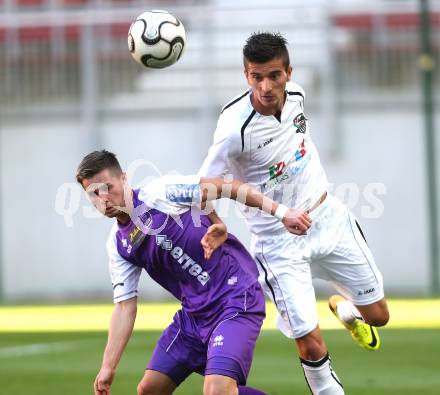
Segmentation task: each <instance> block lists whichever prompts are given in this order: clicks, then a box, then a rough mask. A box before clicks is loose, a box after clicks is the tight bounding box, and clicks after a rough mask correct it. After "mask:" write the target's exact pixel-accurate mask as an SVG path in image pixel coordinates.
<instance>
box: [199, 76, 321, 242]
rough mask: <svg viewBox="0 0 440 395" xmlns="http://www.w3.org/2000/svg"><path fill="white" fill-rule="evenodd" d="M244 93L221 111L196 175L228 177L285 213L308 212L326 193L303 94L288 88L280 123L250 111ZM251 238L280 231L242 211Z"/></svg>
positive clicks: (265, 218) (268, 219)
mask: <svg viewBox="0 0 440 395" xmlns="http://www.w3.org/2000/svg"><path fill="white" fill-rule="evenodd" d="M250 96H251V92H250V91H247V92H245V93H243V94H242V95H240V96H238V97H236V98H235V99H234V100H232V101H231V102H230V103H228V104H227V105H226V106H225V107H224V108H223V110H222V112H221V115H220V117H219V120H218V123H217V129H216V131H215V134H214V143H213V145H212V146H211V148H210V149H209V152H208V156H207V158H206V159H205V161H204V163H203V165H202V167H201V169H200V170H199V175H200V176H201V177H214V176H223V175H225V174H232V176H233V177H234V178H235V179H238V180H241V181H244V182H246V183H249V184H251V185H253V186H254V187H256V188H257V189H258V190H259V191H260V192H262V193H263V194H264V195H266V196H269V197H271V198H272V199H274V200H276V201H277V202H280V203H283V204H285V205H286V206H288V207H292V208H300V209H307V208H310V207H311V206H312V205H313V204H314V203H315V202H317V201H318V200H319V198H320V197H321V195H322V194H323V193H324V192H325V191H326V190H327V184H328V182H327V177H326V175H325V172H324V169H323V168H322V166H321V161H320V159H319V155H318V152H317V150H316V147H315V145H314V144H313V142H312V140H311V138H310V133H309V128H308V125H307V119H306V117H305V115H304V91H303V89H302V88H301V87H300V86H299V85H297V84H295V83H293V82H289V83H287V85H286V102H285V104H284V107H283V109H282V112H281V121H279V120H278V119H277V118H276V117H275V116H273V115H270V116H266V115H262V114H260V113H258V112H256V110H255V109H254V108H253V106H252V103H251V99H250ZM241 210H242V212H243V214H244V216H245V218H246V222H247V224H248V227H249V228H250V230H251V232H252V233H254V234H262V233H272V232H278V231H281V230H284V225H283V224H282V222H281V221H279V220H278V219H277V218H275V217H273V216H271V215H268V214H266V213H264V212H261V211H259V210H256V209H250V208H248V207H246V206H243V207H241Z"/></svg>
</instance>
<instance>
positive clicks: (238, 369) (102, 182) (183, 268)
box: [76, 151, 311, 395]
mask: <svg viewBox="0 0 440 395" xmlns="http://www.w3.org/2000/svg"><path fill="white" fill-rule="evenodd" d="M76 178H77V181H78V182H79V183H80V184H81V185H82V187H83V188H84V189H85V190H86V191H87V193H88V195H89V197H90V199H91V201H92V203H93V204H94V205H95V207H96V208H97V209H98V210H99V211H100V212H101V213H102V214H104V215H105V216H107V217H109V218H115V219H116V220H117V221H116V222H115V225H114V226H113V229H112V231H111V233H110V237H109V240H108V243H107V249H108V253H109V259H110V271H111V276H112V283H113V290H114V301H115V308H114V311H113V314H112V318H111V322H110V327H109V334H108V342H107V346H106V348H105V351H104V357H103V361H102V365H101V369H100V371H99V373H98V375H97V377H96V380H95V383H94V391H95V394H96V395H98V394H99V395H107V394H110V386H111V384H112V381H113V378H114V375H115V371H116V367H117V365H118V362H119V360H120V358H121V356H122V353H123V351H124V349H125V347H126V345H127V342H128V340H129V338H130V336H131V333H132V330H133V325H134V322H135V318H136V306H137V287H138V281H139V277H140V274H141V271H142V269H145V270H146V271H147V272H148V274H149V275H150V276H151V277H152V278H153V279H154V280H155V281H156V282H158V283H159V284H160V285H161V286H162V287H164V288H165V289H167V290H168V291H169V292H170V293H171V294H172V295H174V296H175V297H176V298H177V299H178V300H180V301H181V303H182V308H181V310H179V311H178V312H177V313H176V314H175V316H174V319H173V322H172V323H171V325H169V326H168V327H167V328H166V329H165V331H164V332H163V334H162V336H161V338H160V339H159V341H158V343H157V345H156V348H155V350H154V352H153V355H152V357H151V359H150V362H149V363H148V366H147V370H146V372H145V374H144V377H143V378H142V380H141V381H140V383H139V385H138V394H141V395H146V394H148V395H151V394H158V395H159V394H160V395H165V394H171V393H173V391H174V390H175V389H176V387H177V386H178V385H179V384H180V383H181V382H182V381H183V380H184V379H185V378H186V377H187V376H188V375H190V374H191V373H192V372H197V373H200V374H203V375H204V376H205V381H204V388H203V393H204V394H205V395H214V394H222V395H229V394H230V395H237V394H241V395H244V394H247V395H258V394H260V395H261V394H263V393H262V392H261V391H259V390H256V389H253V388H250V387H245V384H246V379H247V376H248V373H249V370H250V367H251V362H252V357H253V351H254V347H255V342H256V340H257V337H258V335H259V333H260V329H261V325H262V322H263V319H264V317H265V308H264V296H263V292H262V290H261V287H260V285H259V283H258V271H257V268H256V265H255V263H254V261H253V259H252V258H251V256H250V255H249V254H248V252H247V251H246V249H245V248H244V247H243V246H242V245H241V243H240V242H239V241H238V240H237V239H236V238H235V237H234V236H233V235H228V234H227V232H226V228H225V226H224V224H222V223H221V222H220V221H218V219H217V217H216V215H215V213H210V214H208V215H207V214H206V212H207V211H206V210H205V206H206V204H207V203H208V200H212V199H217V198H220V197H228V198H231V199H234V200H237V201H240V202H241V203H244V204H246V205H248V206H250V207H257V208H259V209H261V210H264V211H265V212H267V213H269V214H271V215H274V216H277V217H279V219H280V220H281V221H282V222H283V224H284V225H285V227H286V228H287V229H288V230H289V231H290V232H292V233H294V234H296V235H303V234H305V233H306V231H307V229H308V228H309V227H310V225H311V221H310V218H309V216H308V214H307V213H306V212H304V211H302V210H294V209H289V210H288V211H287V212H286V211H285V210H283V212H282V215H280V212H279V207H278V206H279V205H278V203H275V202H274V201H272V200H271V199H269V198H267V197H264V196H263V195H262V194H260V193H259V192H257V191H256V190H254V189H252V188H251V187H250V186H248V185H246V184H242V183H240V182H238V181H232V182H225V181H224V180H223V179H221V178H200V177H197V176H187V177H182V176H167V177H161V178H159V179H157V180H155V181H153V182H151V183H150V184H148V185H147V186H146V187H145V188H140V189H138V190H133V189H131V187H130V186H129V185H128V183H127V180H126V176H125V173H123V172H122V169H121V167H120V165H119V163H118V161H117V159H116V157H115V155H114V154H112V153H110V152H108V151H94V152H92V153H91V154H89V155H87V156H86V157H85V158H84V159H83V160H82V162H81V163H80V165H79V167H78V170H77V175H76Z"/></svg>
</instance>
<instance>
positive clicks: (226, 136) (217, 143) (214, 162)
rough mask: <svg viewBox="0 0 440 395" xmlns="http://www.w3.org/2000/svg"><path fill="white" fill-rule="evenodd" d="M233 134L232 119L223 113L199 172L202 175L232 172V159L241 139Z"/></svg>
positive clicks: (222, 174)
mask: <svg viewBox="0 0 440 395" xmlns="http://www.w3.org/2000/svg"><path fill="white" fill-rule="evenodd" d="M231 132H232V133H231ZM237 135H239V133H238V134H237ZM233 136H234V134H233V125H232V123H231V120H229V119H228V117H226V116H224V115H221V116H220V118H219V120H218V122H217V128H216V130H215V132H214V142H213V144H212V145H211V147H210V148H209V151H208V155H207V156H206V158H205V160H204V162H203V164H202V166H201V167H200V170H199V172H198V175H199V176H200V177H222V176H224V175H225V174H227V173H229V172H231V164H230V159H231V158H232V157H234V156H235V155H237V153H238V151H237V149H238V147H239V141H236V139H235V138H234V137H233Z"/></svg>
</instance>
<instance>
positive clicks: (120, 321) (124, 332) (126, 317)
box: [93, 298, 137, 395]
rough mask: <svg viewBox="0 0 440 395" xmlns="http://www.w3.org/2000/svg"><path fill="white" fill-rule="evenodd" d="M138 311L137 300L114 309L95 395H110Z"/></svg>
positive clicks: (94, 386) (96, 382)
mask: <svg viewBox="0 0 440 395" xmlns="http://www.w3.org/2000/svg"><path fill="white" fill-rule="evenodd" d="M136 311H137V298H131V299H128V300H124V301H122V302H119V303H117V304H116V305H115V307H114V309H113V313H112V317H111V320H110V326H109V331H108V340H107V345H106V347H105V351H104V357H103V359H102V365H101V369H100V371H99V373H98V375H97V376H96V379H95V383H94V385H93V388H94V390H95V395H109V394H110V386H111V384H112V382H113V378H114V376H115V372H116V367H117V366H118V363H119V360H120V359H121V356H122V353H123V352H124V349H125V346H126V345H127V343H128V340H129V339H130V336H131V333H132V331H133V326H134V322H135V320H136Z"/></svg>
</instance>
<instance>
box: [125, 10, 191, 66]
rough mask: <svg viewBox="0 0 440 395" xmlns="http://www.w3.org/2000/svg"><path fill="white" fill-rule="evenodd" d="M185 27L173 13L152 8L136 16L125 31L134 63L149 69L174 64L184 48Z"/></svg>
mask: <svg viewBox="0 0 440 395" xmlns="http://www.w3.org/2000/svg"><path fill="white" fill-rule="evenodd" d="M185 44H186V35H185V28H184V27H183V24H182V22H180V21H179V20H178V19H177V18H176V17H175V16H173V15H171V14H170V13H168V12H166V11H161V10H153V11H147V12H144V13H142V14H141V15H139V16H138V17H137V18H136V20H135V21H134V22H133V23H132V24H131V26H130V30H129V31H128V49H129V50H130V53H131V55H132V56H133V58H134V60H136V62H139V63H140V64H142V65H144V66H145V67H149V68H152V69H162V68H164V67H168V66H171V65H172V64H174V63H176V62H177V61H178V60H179V59H180V57H181V56H182V53H183V51H184V49H185Z"/></svg>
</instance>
